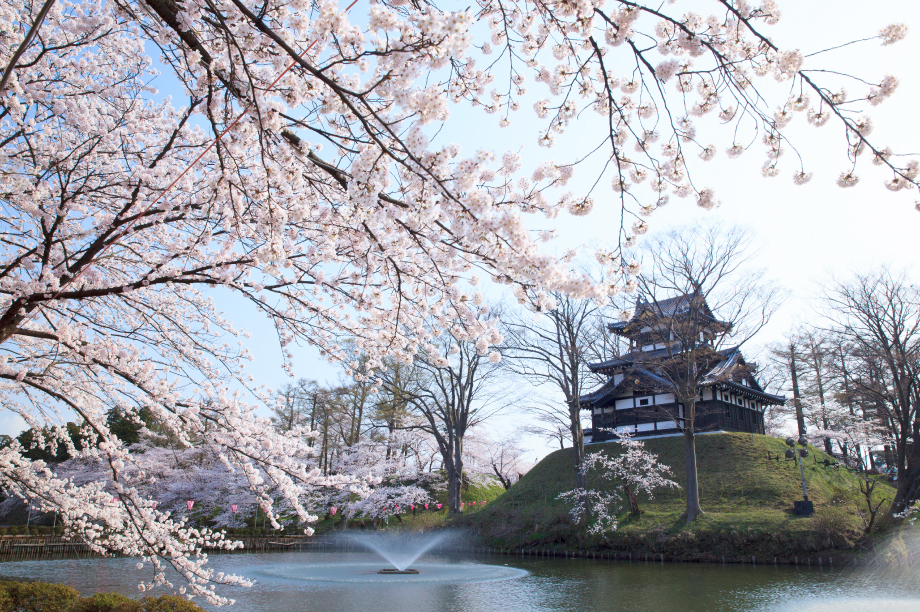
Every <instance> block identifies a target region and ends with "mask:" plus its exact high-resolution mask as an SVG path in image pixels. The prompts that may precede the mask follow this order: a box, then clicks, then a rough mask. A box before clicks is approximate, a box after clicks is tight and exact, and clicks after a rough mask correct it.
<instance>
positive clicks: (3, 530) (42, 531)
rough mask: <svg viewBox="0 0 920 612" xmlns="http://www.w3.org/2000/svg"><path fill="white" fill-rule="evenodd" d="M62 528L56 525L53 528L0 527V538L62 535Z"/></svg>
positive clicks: (32, 526)
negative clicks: (6, 536)
mask: <svg viewBox="0 0 920 612" xmlns="http://www.w3.org/2000/svg"><path fill="white" fill-rule="evenodd" d="M63 533H64V527H63V526H61V525H58V526H57V527H55V528H51V527H46V526H44V525H42V526H36V525H31V526H29V527H26V526H25V525H19V526H18V527H17V526H15V525H14V526H12V527H0V536H5V535H32V536H46V535H63Z"/></svg>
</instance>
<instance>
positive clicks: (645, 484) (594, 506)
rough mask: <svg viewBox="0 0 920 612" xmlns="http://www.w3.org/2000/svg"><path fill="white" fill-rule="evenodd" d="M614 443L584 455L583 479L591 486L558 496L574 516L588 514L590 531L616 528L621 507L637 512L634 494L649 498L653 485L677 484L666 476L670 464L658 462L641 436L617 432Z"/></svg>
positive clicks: (621, 510)
mask: <svg viewBox="0 0 920 612" xmlns="http://www.w3.org/2000/svg"><path fill="white" fill-rule="evenodd" d="M615 444H616V445H617V446H618V447H619V448H614V449H612V451H611V452H607V451H603V450H599V451H596V452H593V453H589V454H587V455H586V456H585V461H584V463H583V467H582V470H583V471H584V481H585V482H588V481H589V480H590V481H593V482H592V485H593V486H590V487H588V488H586V489H572V490H571V491H566V492H565V493H562V494H561V495H560V496H559V498H560V499H563V500H566V501H568V502H570V503H571V504H572V511H571V514H572V516H573V517H574V518H575V519H576V520H581V519H582V517H590V521H591V522H590V524H589V526H588V531H589V532H591V533H604V532H607V531H614V530H616V528H617V526H618V524H619V520H618V518H617V515H618V514H620V513H622V512H623V510H625V509H628V510H629V511H630V512H632V513H633V514H638V513H639V512H640V509H639V502H638V499H637V498H636V495H637V494H639V493H644V494H645V495H647V496H648V497H649V498H650V499H651V498H652V497H653V495H654V492H655V490H656V489H659V488H662V487H667V488H676V487H678V486H679V485H678V484H677V483H676V482H674V481H673V480H671V479H670V477H671V476H673V473H672V472H671V468H670V467H669V466H667V465H665V464H663V463H659V462H658V455H656V454H654V453H651V452H649V451H647V450H646V449H645V443H644V442H642V441H641V440H634V439H632V438H630V437H629V435H622V434H621V435H620V436H619V437H618V438H617V440H616V442H615ZM624 500H625V501H626V507H625V508H624V507H623V502H624Z"/></svg>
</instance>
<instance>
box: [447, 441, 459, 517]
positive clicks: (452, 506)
mask: <svg viewBox="0 0 920 612" xmlns="http://www.w3.org/2000/svg"><path fill="white" fill-rule="evenodd" d="M448 466H449V467H448V469H447V507H448V509H449V511H450V513H451V514H455V513H457V512H460V494H461V488H462V487H463V448H462V446H461V445H460V444H456V445H455V448H454V451H453V455H452V456H451V457H450V458H449V459H448Z"/></svg>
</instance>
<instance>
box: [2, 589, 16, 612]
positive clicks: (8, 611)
mask: <svg viewBox="0 0 920 612" xmlns="http://www.w3.org/2000/svg"><path fill="white" fill-rule="evenodd" d="M6 584H7V583H4V582H0V612H13V610H14V608H13V598H12V597H10V594H9V593H7V591H6Z"/></svg>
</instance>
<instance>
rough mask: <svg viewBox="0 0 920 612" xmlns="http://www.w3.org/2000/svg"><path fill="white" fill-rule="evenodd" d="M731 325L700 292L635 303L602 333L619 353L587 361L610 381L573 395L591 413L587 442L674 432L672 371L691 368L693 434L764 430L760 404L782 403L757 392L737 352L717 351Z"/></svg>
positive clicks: (680, 413) (679, 414)
mask: <svg viewBox="0 0 920 612" xmlns="http://www.w3.org/2000/svg"><path fill="white" fill-rule="evenodd" d="M731 328H732V323H730V322H726V321H719V320H718V319H716V318H715V316H714V315H713V313H712V311H711V310H710V309H709V306H708V305H707V304H706V301H705V299H704V298H703V297H702V295H700V294H698V293H697V294H694V295H688V296H681V297H676V298H671V299H668V300H662V301H658V302H653V303H650V302H646V301H643V300H642V299H641V298H640V299H639V300H637V302H636V308H635V311H634V312H633V315H632V317H631V318H630V319H629V320H628V321H623V322H619V323H611V324H609V325H608V326H607V329H608V331H610V332H611V333H614V334H617V335H618V336H621V337H624V338H627V339H628V340H629V351H628V352H627V353H626V354H625V355H622V356H619V357H615V358H612V359H609V360H607V361H603V362H601V363H593V364H589V366H588V367H589V368H590V369H591V371H593V372H595V373H598V374H602V375H606V376H608V377H609V378H608V379H607V382H606V383H604V384H603V385H602V386H601V387H600V388H599V389H596V390H595V391H593V392H592V393H589V394H587V395H584V396H582V397H581V398H580V402H581V408H582V409H583V410H590V411H591V425H592V427H591V429H589V430H586V431H585V436H586V441H587V437H588V436H590V438H591V442H602V441H604V440H608V439H612V438H615V437H616V434H617V433H618V432H624V433H626V432H628V433H629V434H632V435H633V436H635V437H646V436H655V435H668V434H678V433H680V429H678V426H677V422H676V421H675V419H682V418H684V410H683V404H681V403H678V402H677V401H676V400H675V395H674V393H673V391H674V388H675V387H674V382H673V381H674V379H675V377H676V376H677V374H675V372H676V371H677V369H678V368H680V367H681V366H684V367H686V365H687V364H689V363H693V365H694V369H696V370H697V371H699V375H698V376H697V378H696V380H698V381H699V388H700V390H701V393H700V395H699V396H698V400H697V404H696V419H695V425H696V427H695V430H696V431H697V432H713V431H743V432H749V433H759V434H762V433H764V422H763V411H764V408H765V407H766V406H771V405H778V404H782V403H783V402H784V401H785V398H784V397H782V396H779V395H771V394H769V393H766V392H764V390H763V389H762V388H761V386H760V384H758V382H757V380H756V379H755V378H754V372H755V371H756V366H754V365H753V364H747V363H746V362H745V361H744V357H743V356H742V355H741V351H740V350H739V349H738V347H732V348H724V349H719V348H716V346H715V345H717V344H718V339H720V338H724V337H725V336H726V335H727V334H728V333H729V332H730V331H731Z"/></svg>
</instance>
